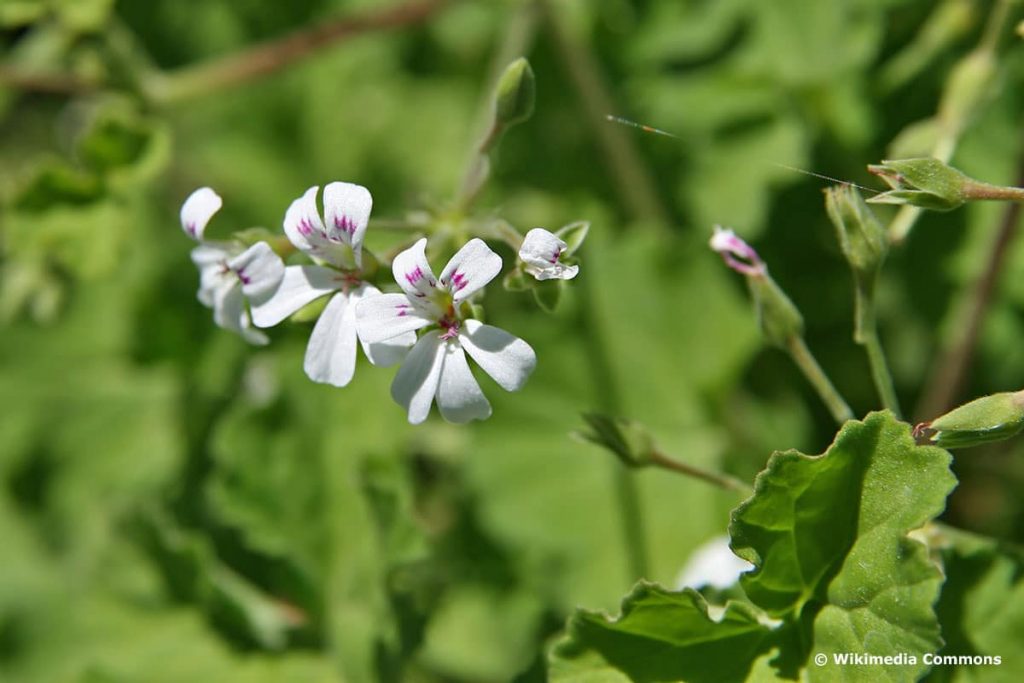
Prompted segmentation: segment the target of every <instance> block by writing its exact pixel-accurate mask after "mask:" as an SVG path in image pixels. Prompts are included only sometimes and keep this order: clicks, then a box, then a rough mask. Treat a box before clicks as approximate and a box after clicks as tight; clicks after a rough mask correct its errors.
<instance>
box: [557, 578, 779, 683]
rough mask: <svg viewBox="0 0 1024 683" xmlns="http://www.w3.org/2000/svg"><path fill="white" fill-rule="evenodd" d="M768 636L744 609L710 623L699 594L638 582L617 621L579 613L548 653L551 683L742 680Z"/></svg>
mask: <svg viewBox="0 0 1024 683" xmlns="http://www.w3.org/2000/svg"><path fill="white" fill-rule="evenodd" d="M770 636H771V631H770V629H769V628H768V627H767V626H765V625H764V624H762V623H760V622H759V621H758V615H757V611H756V610H755V609H753V608H752V607H750V606H749V605H747V604H745V603H740V602H731V603H729V604H727V605H726V607H725V608H724V611H723V612H722V615H721V617H720V618H715V619H713V618H711V617H710V616H709V614H708V604H707V603H706V602H705V601H704V598H703V597H701V595H700V593H698V592H696V591H694V590H691V589H686V590H684V591H681V592H678V593H676V592H672V591H668V590H665V589H664V588H661V587H659V586H657V585H655V584H650V583H640V584H638V585H637V586H636V587H635V588H634V589H633V592H632V593H630V594H629V595H628V596H627V597H626V598H625V600H623V602H622V613H621V616H620V617H619V618H617V619H614V620H611V619H609V618H608V617H606V616H604V615H602V614H599V613H596V612H588V611H586V610H578V611H577V612H576V613H575V614H574V615H573V616H572V617H571V618H570V619H569V626H568V635H567V636H566V637H565V638H564V639H562V640H561V641H559V642H558V643H556V644H555V646H554V648H553V649H552V651H551V656H550V665H551V668H550V670H549V673H550V680H551V681H552V683H620V682H622V683H625V682H627V681H688V682H689V683H701V682H702V681H707V682H708V683H711V682H714V683H723V682H727V681H743V680H746V679H747V677H748V674H749V673H750V670H751V668H752V666H753V665H754V662H755V660H757V659H758V656H759V655H761V654H762V653H764V652H765V651H767V649H768V648H769V647H770V646H771V644H772V640H771V637H770Z"/></svg>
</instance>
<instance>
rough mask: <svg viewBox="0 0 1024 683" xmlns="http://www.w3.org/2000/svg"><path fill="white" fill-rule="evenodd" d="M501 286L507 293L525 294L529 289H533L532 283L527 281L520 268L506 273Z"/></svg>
mask: <svg viewBox="0 0 1024 683" xmlns="http://www.w3.org/2000/svg"><path fill="white" fill-rule="evenodd" d="M501 285H502V287H504V288H505V291H507V292H525V291H526V290H528V289H533V285H532V283H531V282H530V281H529V280H527V279H526V276H525V275H524V274H523V271H522V270H521V269H520V268H519V267H518V266H517V267H515V268H513V269H512V270H510V271H508V272H507V273H505V277H504V278H503V279H502V281H501Z"/></svg>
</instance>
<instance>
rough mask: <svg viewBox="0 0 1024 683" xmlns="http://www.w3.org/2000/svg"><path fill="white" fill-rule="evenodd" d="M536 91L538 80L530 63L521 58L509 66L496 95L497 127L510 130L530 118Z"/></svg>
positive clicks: (499, 83) (495, 120)
mask: <svg viewBox="0 0 1024 683" xmlns="http://www.w3.org/2000/svg"><path fill="white" fill-rule="evenodd" d="M536 91H537V86H536V79H535V78H534V76H533V69H531V68H530V63H529V62H528V61H526V59H525V58H524V57H520V58H519V59H517V60H515V61H514V62H512V63H511V64H509V65H508V66H507V67H506V68H505V73H503V74H502V75H501V78H500V79H499V80H498V87H497V90H496V91H495V93H494V122H495V125H496V126H500V127H501V128H508V127H510V126H514V125H515V124H517V123H522V122H523V121H525V120H527V119H528V118H530V116H531V115H532V114H533V103H534V99H535V98H536Z"/></svg>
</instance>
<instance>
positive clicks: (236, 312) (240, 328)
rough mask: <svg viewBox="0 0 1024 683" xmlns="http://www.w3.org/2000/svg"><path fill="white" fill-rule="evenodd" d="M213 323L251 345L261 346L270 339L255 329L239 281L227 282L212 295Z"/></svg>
mask: <svg viewBox="0 0 1024 683" xmlns="http://www.w3.org/2000/svg"><path fill="white" fill-rule="evenodd" d="M212 298H213V321H214V322H215V323H217V325H218V326H220V327H223V328H224V329H226V330H231V331H232V332H237V333H238V334H240V335H242V337H243V338H244V339H245V340H246V341H247V342H249V343H250V344H258V345H260V346H262V345H264V344H267V343H268V342H269V341H270V339H269V338H268V337H267V335H265V334H263V333H262V332H260V331H259V330H256V329H253V327H252V323H251V321H250V320H249V312H248V311H246V310H245V296H244V295H243V294H242V287H241V285H240V283H239V282H238V280H237V279H232V280H226V281H225V282H224V283H223V284H222V286H221V287H219V288H218V289H217V290H216V291H215V292H213V293H212Z"/></svg>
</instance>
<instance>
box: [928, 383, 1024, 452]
mask: <svg viewBox="0 0 1024 683" xmlns="http://www.w3.org/2000/svg"><path fill="white" fill-rule="evenodd" d="M1022 428H1024V391H1007V392H1003V393H1000V394H992V395H991V396H983V397H982V398H979V399H976V400H974V401H971V402H970V403H967V404H965V405H962V406H960V407H959V408H956V409H954V410H952V411H950V412H948V413H946V414H945V415H943V416H942V417H939V418H936V419H934V420H932V421H931V422H922V423H921V424H919V425H917V426H916V427H914V438H915V439H916V440H917V443H919V444H934V445H936V446H940V447H942V448H966V447H968V446H977V445H980V444H983V443H989V442H991V441H1003V440H1004V439H1009V438H1010V437H1012V436H1014V435H1016V434H1017V433H1018V432H1020V431H1021V429H1022Z"/></svg>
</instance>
